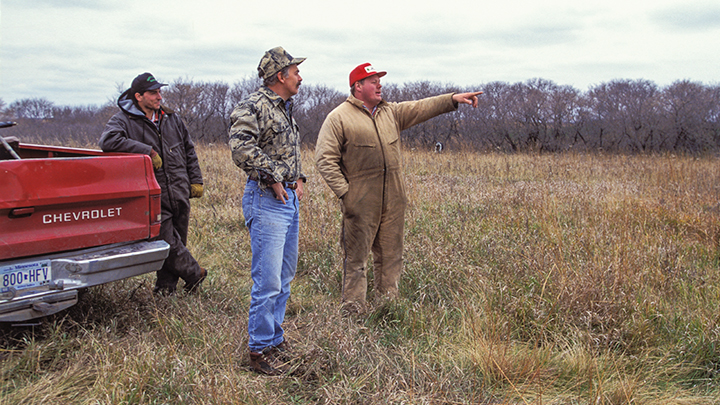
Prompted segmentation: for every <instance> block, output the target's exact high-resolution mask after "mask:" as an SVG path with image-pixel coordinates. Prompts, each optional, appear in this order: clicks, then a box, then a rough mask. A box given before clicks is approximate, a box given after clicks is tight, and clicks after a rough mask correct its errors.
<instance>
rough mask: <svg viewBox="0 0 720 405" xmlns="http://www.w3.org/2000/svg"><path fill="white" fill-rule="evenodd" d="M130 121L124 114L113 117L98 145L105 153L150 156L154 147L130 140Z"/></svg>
mask: <svg viewBox="0 0 720 405" xmlns="http://www.w3.org/2000/svg"><path fill="white" fill-rule="evenodd" d="M128 124H129V123H128V121H127V118H126V117H125V116H124V114H123V113H118V114H115V115H113V116H112V118H110V120H109V121H108V123H107V124H106V125H105V129H104V130H103V133H102V135H100V142H99V143H98V145H99V146H100V149H102V150H103V152H127V153H141V154H144V155H149V154H150V151H151V150H152V146H150V145H148V144H146V143H143V142H140V141H136V140H134V139H131V138H128Z"/></svg>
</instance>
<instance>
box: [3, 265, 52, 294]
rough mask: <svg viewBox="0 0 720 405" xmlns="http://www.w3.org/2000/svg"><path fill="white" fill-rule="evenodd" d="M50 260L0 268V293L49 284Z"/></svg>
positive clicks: (50, 276)
mask: <svg viewBox="0 0 720 405" xmlns="http://www.w3.org/2000/svg"><path fill="white" fill-rule="evenodd" d="M50 267H51V266H50V260H39V261H36V262H24V263H17V264H12V265H9V266H0V293H5V292H8V291H11V290H22V289H26V288H33V287H40V286H43V285H45V284H50V281H51V280H52V272H51V270H50Z"/></svg>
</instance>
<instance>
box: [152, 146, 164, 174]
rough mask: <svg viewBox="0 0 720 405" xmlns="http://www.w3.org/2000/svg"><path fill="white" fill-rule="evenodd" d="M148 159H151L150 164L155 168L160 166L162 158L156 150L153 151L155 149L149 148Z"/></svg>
mask: <svg viewBox="0 0 720 405" xmlns="http://www.w3.org/2000/svg"><path fill="white" fill-rule="evenodd" d="M150 159H152V164H153V167H154V168H155V170H157V169H159V168H161V167H162V158H161V157H160V155H158V153H157V152H155V149H150Z"/></svg>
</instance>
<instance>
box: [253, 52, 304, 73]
mask: <svg viewBox="0 0 720 405" xmlns="http://www.w3.org/2000/svg"><path fill="white" fill-rule="evenodd" d="M305 59H306V58H293V57H292V56H290V54H289V53H287V51H285V49H283V47H282V46H277V47H275V48H273V49H271V50H269V51H267V52H265V56H263V57H262V59H260V64H259V65H258V68H257V69H258V76H259V77H260V78H261V79H267V78H268V77H272V76H274V75H276V74H277V72H279V71H281V70H283V69H285V68H286V67H288V66H290V65H299V64H301V63H302V62H303V61H304V60H305Z"/></svg>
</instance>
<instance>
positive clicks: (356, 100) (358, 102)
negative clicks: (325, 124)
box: [346, 94, 387, 113]
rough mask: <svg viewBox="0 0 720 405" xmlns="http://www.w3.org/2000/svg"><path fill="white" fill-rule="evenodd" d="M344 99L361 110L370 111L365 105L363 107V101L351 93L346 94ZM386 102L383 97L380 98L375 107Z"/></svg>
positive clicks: (379, 106) (381, 105)
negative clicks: (346, 96)
mask: <svg viewBox="0 0 720 405" xmlns="http://www.w3.org/2000/svg"><path fill="white" fill-rule="evenodd" d="M346 101H347V102H348V103H350V104H352V105H354V106H355V107H357V108H359V109H361V110H363V111H367V112H370V113H371V111H370V110H368V109H367V107H365V104H364V103H363V101H362V100H360V99H359V98H356V97H355V96H353V95H352V94H351V95H350V96H348V98H347V100H346ZM386 104H387V102H386V101H385V99H382V100H380V102H379V103H378V105H377V109H380V108H382V107H384V106H385V105H386Z"/></svg>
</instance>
